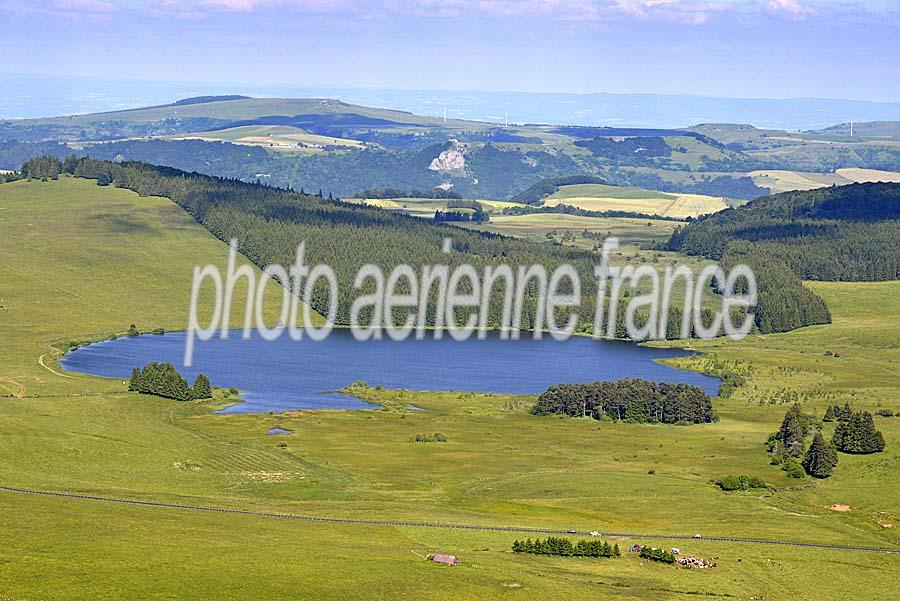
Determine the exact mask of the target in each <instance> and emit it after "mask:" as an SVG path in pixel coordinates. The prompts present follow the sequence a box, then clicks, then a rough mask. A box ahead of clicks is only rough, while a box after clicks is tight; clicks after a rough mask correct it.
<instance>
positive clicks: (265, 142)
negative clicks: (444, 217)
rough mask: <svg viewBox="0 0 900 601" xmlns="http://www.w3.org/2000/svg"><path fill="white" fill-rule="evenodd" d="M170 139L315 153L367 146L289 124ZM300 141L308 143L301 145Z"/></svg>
mask: <svg viewBox="0 0 900 601" xmlns="http://www.w3.org/2000/svg"><path fill="white" fill-rule="evenodd" d="M167 139H169V140H205V141H224V142H231V143H233V144H241V145H244V146H259V147H261V148H268V149H270V150H277V151H281V152H311V151H316V150H321V149H320V148H319V147H320V146H337V147H340V148H347V149H358V148H364V147H365V144H363V143H362V142H360V141H358V140H348V139H346V138H332V137H330V136H319V135H316V134H311V133H308V132H306V131H303V130H302V129H299V128H297V127H290V126H286V125H245V126H241V127H230V128H228V129H222V130H216V131H207V132H200V133H192V134H184V135H178V136H168V137H167ZM300 144H304V145H305V146H300Z"/></svg>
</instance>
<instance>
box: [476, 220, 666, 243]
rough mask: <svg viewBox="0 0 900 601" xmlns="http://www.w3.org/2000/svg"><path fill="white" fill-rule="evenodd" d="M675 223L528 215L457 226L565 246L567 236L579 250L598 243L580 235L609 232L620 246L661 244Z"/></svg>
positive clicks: (594, 239) (593, 239)
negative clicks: (551, 241)
mask: <svg viewBox="0 0 900 601" xmlns="http://www.w3.org/2000/svg"><path fill="white" fill-rule="evenodd" d="M678 225H679V223H678V222H677V221H658V220H653V219H633V218H627V217H582V216H580V215H565V214H561V213H532V214H530V215H492V216H491V220H490V221H488V222H486V223H481V224H478V223H460V226H461V227H467V228H472V229H479V230H483V231H486V232H494V233H496V234H504V235H506V236H515V237H518V238H527V239H530V240H535V241H539V242H546V241H547V240H548V239H551V238H552V239H553V240H554V241H559V242H563V243H566V242H568V240H566V241H563V240H562V236H564V235H565V234H571V235H572V236H573V238H572V240H571V244H572V245H574V246H576V247H578V248H582V249H586V250H590V249H592V248H594V246H595V245H596V244H597V242H598V240H597V239H596V238H586V237H584V236H583V235H582V234H583V233H584V232H589V233H592V234H602V235H604V236H605V235H606V234H607V233H609V232H611V233H613V234H614V235H616V236H618V237H619V238H620V239H621V240H622V243H623V244H627V245H634V246H648V245H651V244H655V243H659V242H664V241H666V240H668V239H669V237H670V236H671V235H672V231H673V230H674V229H675V227H676V226H678Z"/></svg>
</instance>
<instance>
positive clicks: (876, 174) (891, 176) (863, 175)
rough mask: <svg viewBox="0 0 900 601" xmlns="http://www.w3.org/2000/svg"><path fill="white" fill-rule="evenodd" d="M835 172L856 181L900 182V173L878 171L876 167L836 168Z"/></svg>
mask: <svg viewBox="0 0 900 601" xmlns="http://www.w3.org/2000/svg"><path fill="white" fill-rule="evenodd" d="M835 173H837V174H838V175H839V176H841V177H844V178H846V179H849V180H850V181H854V182H857V183H865V182H889V183H900V173H895V172H893V171H879V170H878V169H857V168H853V167H848V168H846V169H838V170H837V171H836V172H835Z"/></svg>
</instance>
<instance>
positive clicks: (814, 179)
mask: <svg viewBox="0 0 900 601" xmlns="http://www.w3.org/2000/svg"><path fill="white" fill-rule="evenodd" d="M747 175H748V176H750V177H751V178H753V183H755V184H756V185H757V186H760V187H763V188H769V190H771V191H772V193H773V194H778V193H779V192H790V191H793V190H814V189H816V188H824V187H826V186H831V185H835V186H844V185H847V184H851V183H853V181H854V180H853V179H851V178H849V177H844V176H842V175H841V174H840V172H838V173H806V172H802V171H784V170H778V169H766V170H763V171H752V172H750V173H748V174H747Z"/></svg>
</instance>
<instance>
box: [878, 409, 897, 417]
mask: <svg viewBox="0 0 900 601" xmlns="http://www.w3.org/2000/svg"><path fill="white" fill-rule="evenodd" d="M875 415H879V416H881V417H894V411H893V410H891V409H879V410H878V411H876V412H875Z"/></svg>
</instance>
